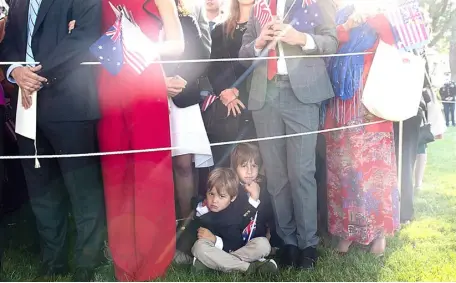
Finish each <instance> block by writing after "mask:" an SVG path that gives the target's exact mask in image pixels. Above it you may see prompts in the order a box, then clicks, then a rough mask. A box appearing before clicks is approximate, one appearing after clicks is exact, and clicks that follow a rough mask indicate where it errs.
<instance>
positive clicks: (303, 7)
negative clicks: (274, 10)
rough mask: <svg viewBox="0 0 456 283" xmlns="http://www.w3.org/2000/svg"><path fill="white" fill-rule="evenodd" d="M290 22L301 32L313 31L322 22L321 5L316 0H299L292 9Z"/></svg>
mask: <svg viewBox="0 0 456 283" xmlns="http://www.w3.org/2000/svg"><path fill="white" fill-rule="evenodd" d="M290 19H291V20H290V23H291V24H292V25H293V27H294V28H295V29H296V30H297V31H299V32H306V33H313V30H314V28H315V27H317V26H318V25H320V24H321V23H322V20H323V19H322V17H321V10H320V6H319V5H318V4H317V1H316V0H303V1H302V3H301V4H300V3H299V1H296V2H295V5H293V6H292V7H291V10H290Z"/></svg>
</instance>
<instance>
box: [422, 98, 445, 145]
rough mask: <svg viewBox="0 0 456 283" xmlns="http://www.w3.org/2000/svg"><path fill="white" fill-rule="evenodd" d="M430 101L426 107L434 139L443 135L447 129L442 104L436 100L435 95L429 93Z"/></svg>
mask: <svg viewBox="0 0 456 283" xmlns="http://www.w3.org/2000/svg"><path fill="white" fill-rule="evenodd" d="M430 96H431V101H430V102H429V103H428V104H427V105H426V107H427V112H428V122H429V124H431V133H432V134H433V135H434V137H439V136H441V135H443V134H444V133H445V131H446V129H447V126H446V123H445V117H443V111H442V108H443V107H442V103H441V102H440V101H439V100H438V99H437V97H436V95H435V93H434V92H433V91H431V95H430Z"/></svg>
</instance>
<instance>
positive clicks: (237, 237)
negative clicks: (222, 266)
mask: <svg viewBox="0 0 456 283" xmlns="http://www.w3.org/2000/svg"><path fill="white" fill-rule="evenodd" d="M217 234H218V235H216V236H218V237H220V238H221V239H222V241H223V250H224V251H225V252H227V253H229V252H234V251H236V250H238V249H240V248H241V247H242V246H243V245H244V241H243V240H242V231H241V230H240V229H239V226H238V225H227V226H225V227H224V229H223V230H222V231H218V233H217Z"/></svg>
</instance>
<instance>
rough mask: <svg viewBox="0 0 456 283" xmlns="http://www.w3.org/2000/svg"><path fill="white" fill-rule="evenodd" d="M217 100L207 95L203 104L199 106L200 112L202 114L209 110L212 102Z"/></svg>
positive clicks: (213, 96) (213, 95) (215, 96)
mask: <svg viewBox="0 0 456 283" xmlns="http://www.w3.org/2000/svg"><path fill="white" fill-rule="evenodd" d="M215 100H217V95H215V94H209V95H208V96H206V98H204V101H203V104H202V105H201V111H202V112H204V111H206V110H207V108H209V106H210V105H211V104H212V103H214V101H215Z"/></svg>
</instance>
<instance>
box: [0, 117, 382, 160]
mask: <svg viewBox="0 0 456 283" xmlns="http://www.w3.org/2000/svg"><path fill="white" fill-rule="evenodd" d="M384 122H388V121H386V120H381V121H375V122H369V123H364V124H357V125H350V126H344V127H339V128H332V129H325V130H319V131H312V132H305V133H296V134H288V135H280V136H273V137H264V138H255V139H246V140H236V141H228V142H219V143H211V144H210V146H211V147H214V146H222V145H231V144H238V143H248V142H260V141H269V140H276V139H284V138H292V137H300V136H307V135H315V134H321V133H329V132H334V131H340V130H347V129H353V128H358V127H364V126H369V125H375V124H380V123H384ZM175 149H179V147H161V148H148V149H135V150H123V151H109V152H94V153H78V154H57V155H22V156H0V160H11V159H35V158H38V159H50V158H78V157H93V156H108V155H121V154H137V153H149V152H158V151H170V150H175Z"/></svg>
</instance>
